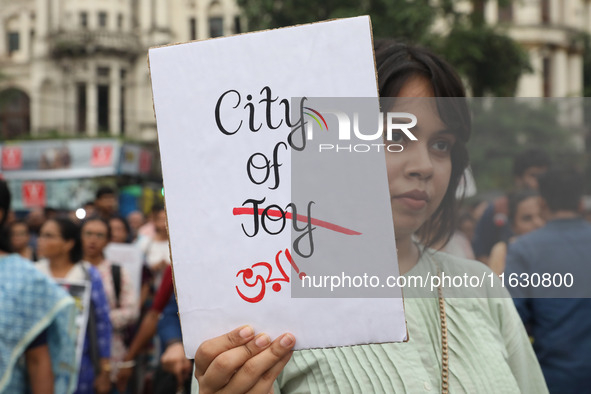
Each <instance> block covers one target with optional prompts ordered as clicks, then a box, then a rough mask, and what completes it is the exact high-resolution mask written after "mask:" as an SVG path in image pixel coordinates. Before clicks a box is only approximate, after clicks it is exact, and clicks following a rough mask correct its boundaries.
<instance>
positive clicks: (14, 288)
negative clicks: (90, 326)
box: [0, 180, 76, 394]
mask: <svg viewBox="0 0 591 394" xmlns="http://www.w3.org/2000/svg"><path fill="white" fill-rule="evenodd" d="M9 210H10V192H9V190H8V187H7V186H6V182H4V181H3V180H0V235H1V236H0V311H1V312H0V393H9V394H12V393H29V392H30V393H33V394H41V393H44V394H45V393H46V394H51V393H71V392H72V391H73V390H74V388H75V386H76V375H75V371H76V365H75V361H74V360H75V356H74V355H75V326H74V316H75V313H76V307H75V305H74V300H73V299H72V297H70V296H69V295H68V294H67V293H66V292H65V291H64V290H63V289H62V288H61V287H59V286H57V285H56V284H55V283H54V282H53V281H52V280H51V279H50V278H48V277H47V276H46V275H43V274H42V273H41V272H39V271H38V270H37V269H36V268H35V266H34V265H33V264H32V263H31V262H30V261H29V260H25V259H24V258H22V257H21V256H19V255H18V254H16V253H10V252H11V251H10V246H9V245H8V242H7V241H8V237H6V236H4V224H5V221H6V216H7V215H6V214H7V213H8V212H9Z"/></svg>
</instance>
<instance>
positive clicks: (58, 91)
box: [0, 0, 591, 215]
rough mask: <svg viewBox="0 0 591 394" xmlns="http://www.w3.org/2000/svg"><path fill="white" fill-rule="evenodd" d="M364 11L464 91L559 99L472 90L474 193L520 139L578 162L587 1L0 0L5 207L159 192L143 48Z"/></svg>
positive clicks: (146, 204) (142, 203)
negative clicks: (451, 73) (439, 58)
mask: <svg viewBox="0 0 591 394" xmlns="http://www.w3.org/2000/svg"><path fill="white" fill-rule="evenodd" d="M363 14H369V15H370V16H371V19H372V25H373V31H374V37H375V38H382V37H384V38H399V39H403V40H406V41H410V42H413V43H418V44H421V45H424V46H427V47H430V48H432V49H433V50H434V51H436V52H437V53H439V54H441V55H443V56H444V57H445V58H446V59H448V60H449V61H450V62H451V63H452V64H453V65H454V67H455V68H456V69H457V70H458V71H459V72H460V74H461V76H462V77H463V79H464V81H465V83H466V86H467V87H468V91H469V94H470V95H471V96H473V97H493V96H497V97H513V96H515V97H538V98H561V99H562V98H565V100H551V99H549V100H542V101H540V100H536V103H537V104H535V105H534V104H531V103H530V102H529V101H527V100H525V101H517V102H516V101H512V100H510V101H506V100H500V101H494V100H493V101H490V102H487V101H486V100H483V101H479V104H478V105H477V108H478V109H479V111H478V112H477V113H476V114H475V125H476V127H475V132H474V134H473V138H472V140H471V142H470V154H471V158H472V169H473V173H474V178H475V182H476V186H477V189H476V190H477V191H478V194H479V195H481V196H485V197H484V198H485V199H486V196H488V195H494V194H495V193H498V192H500V191H503V190H506V189H507V188H510V187H511V183H512V178H511V163H512V159H513V157H514V156H515V155H516V154H517V153H519V152H520V151H523V150H525V149H527V148H532V147H538V148H542V149H544V150H545V151H547V152H548V153H549V154H550V156H552V158H553V159H554V160H555V162H568V164H574V165H575V166H576V167H579V168H580V169H582V170H585V169H586V170H587V171H585V172H586V173H587V174H589V173H591V171H589V162H591V160H589V159H588V157H589V153H590V152H591V132H590V131H589V130H590V127H589V123H590V120H589V117H590V116H589V112H590V111H588V110H586V108H588V107H586V106H585V103H586V101H585V100H583V99H582V98H583V97H585V96H588V95H591V39H590V37H591V36H590V33H591V2H590V1H588V0H528V1H509V0H470V1H459V0H362V1H352V0H339V1H334V0H332V1H324V2H310V1H302V0H282V1H275V0H213V1H210V0H150V1H148V0H0V146H1V150H0V155H1V160H0V163H1V169H2V177H3V178H4V179H6V180H7V181H8V183H9V186H10V188H11V190H12V194H13V196H14V197H13V204H14V205H13V206H14V209H15V210H16V212H17V215H20V214H24V213H26V212H27V211H28V210H30V209H31V208H35V207H44V208H51V209H56V210H66V211H72V210H76V209H79V208H82V207H83V206H84V204H85V203H86V202H88V201H91V200H93V199H94V197H95V191H96V189H98V187H99V186H102V185H109V186H112V187H116V188H117V190H118V199H119V210H120V213H121V214H122V215H126V214H127V213H129V212H132V211H134V210H140V211H143V212H144V213H148V211H149V209H150V207H151V206H152V205H153V204H154V203H157V202H159V201H161V200H162V196H163V190H162V179H161V172H160V162H159V155H158V146H157V134H156V124H155V120H154V114H153V108H152V94H151V87H150V76H149V68H148V63H147V56H146V55H147V50H148V48H149V47H151V46H156V45H164V44H169V43H176V42H186V41H190V40H203V39H208V38H212V37H218V36H224V35H231V34H238V33H243V32H246V31H253V30H260V29H268V28H276V27H282V26H288V25H294V24H299V23H308V22H315V21H321V20H325V19H330V18H340V17H348V16H356V15H363ZM343 45H346V43H343ZM237 67H239V65H237ZM566 98H567V99H566ZM540 102H542V103H544V104H543V105H541V104H540ZM507 108H510V109H511V111H506V109H507ZM507 112H510V114H506V113H507ZM499 114H500V115H499ZM504 114H506V115H504ZM516 114H517V115H516ZM559 114H560V116H559Z"/></svg>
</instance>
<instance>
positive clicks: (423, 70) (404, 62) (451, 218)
mask: <svg viewBox="0 0 591 394" xmlns="http://www.w3.org/2000/svg"><path fill="white" fill-rule="evenodd" d="M375 56H376V67H377V74H378V87H379V91H380V97H396V96H397V95H398V93H399V92H400V90H401V89H402V87H403V86H404V84H405V83H406V82H407V81H408V80H409V79H410V78H412V77H415V76H422V77H425V78H427V79H428V80H429V81H430V83H431V86H432V87H433V92H434V95H435V100H436V103H437V108H438V110H439V115H440V117H441V119H442V120H443V122H444V123H445V124H446V125H447V126H448V128H449V129H450V130H453V131H454V134H455V137H456V143H455V144H454V146H453V148H452V151H451V164H452V170H451V177H450V180H449V185H448V187H447V191H446V193H445V196H444V197H443V200H442V201H441V204H440V205H439V207H437V210H436V211H435V212H434V213H433V215H432V216H431V218H430V219H429V220H427V221H426V222H425V223H424V224H423V225H422V226H421V228H420V229H419V230H418V231H417V235H418V236H419V238H420V240H421V242H422V243H423V244H424V245H425V246H433V245H435V244H437V243H439V242H441V241H443V242H444V243H447V241H449V239H450V238H451V235H452V233H453V231H454V229H455V227H456V220H457V219H456V216H457V214H456V211H457V205H458V204H457V201H456V189H457V187H458V185H459V183H460V181H461V179H462V176H463V173H464V170H465V169H466V167H467V166H468V161H469V160H468V150H467V148H466V143H467V142H468V139H469V138H470V133H471V126H470V122H471V117H470V111H469V108H468V104H467V102H466V100H465V97H466V92H465V89H464V85H463V84H462V81H461V80H460V77H459V76H458V74H457V73H456V72H455V71H454V69H453V68H452V67H451V66H450V65H449V64H448V63H447V62H446V61H444V60H443V59H441V58H440V57H439V56H437V55H435V54H434V53H433V52H431V51H429V50H427V49H424V48H420V47H415V46H411V45H408V44H405V43H400V42H396V41H392V40H376V43H375ZM448 97H458V99H453V100H450V99H438V98H448Z"/></svg>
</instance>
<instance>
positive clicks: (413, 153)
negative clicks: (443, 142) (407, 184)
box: [400, 141, 433, 180]
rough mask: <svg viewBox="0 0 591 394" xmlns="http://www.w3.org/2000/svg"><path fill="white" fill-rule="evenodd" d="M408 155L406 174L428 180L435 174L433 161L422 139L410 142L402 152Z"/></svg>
mask: <svg viewBox="0 0 591 394" xmlns="http://www.w3.org/2000/svg"><path fill="white" fill-rule="evenodd" d="M400 154H403V155H405V156H406V168H405V175H406V176H408V177H416V178H419V179H421V180H426V179H429V178H431V176H433V161H432V160H431V156H430V155H429V149H428V147H427V146H426V144H424V143H421V142H420V141H412V142H410V143H409V144H408V145H407V147H405V150H404V151H403V152H401V153H400Z"/></svg>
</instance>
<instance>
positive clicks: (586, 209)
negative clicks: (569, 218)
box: [581, 196, 591, 223]
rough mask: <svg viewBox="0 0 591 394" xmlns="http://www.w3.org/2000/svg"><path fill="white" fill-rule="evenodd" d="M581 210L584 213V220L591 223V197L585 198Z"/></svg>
mask: <svg viewBox="0 0 591 394" xmlns="http://www.w3.org/2000/svg"><path fill="white" fill-rule="evenodd" d="M581 208H582V211H583V218H584V219H585V220H586V221H588V222H590V223H591V196H583V202H582V204H581Z"/></svg>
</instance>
